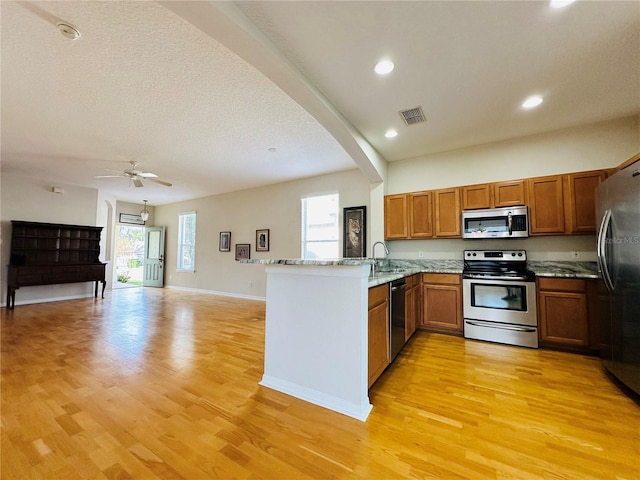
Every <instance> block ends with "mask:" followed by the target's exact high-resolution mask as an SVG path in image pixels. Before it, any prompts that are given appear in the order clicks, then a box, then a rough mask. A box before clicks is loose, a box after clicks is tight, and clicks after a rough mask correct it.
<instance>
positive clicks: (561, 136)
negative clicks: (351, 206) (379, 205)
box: [386, 116, 640, 195]
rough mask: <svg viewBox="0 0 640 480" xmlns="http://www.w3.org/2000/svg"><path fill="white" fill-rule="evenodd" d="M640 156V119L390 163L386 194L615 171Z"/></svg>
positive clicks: (635, 118) (621, 120)
mask: <svg viewBox="0 0 640 480" xmlns="http://www.w3.org/2000/svg"><path fill="white" fill-rule="evenodd" d="M638 151H640V117H638V116H635V117H627V118H620V119H616V120H612V121H609V122H602V123H596V124H591V125H584V126H581V127H575V128H568V129H564V130H557V131H555V132H549V133H544V134H539V135H532V136H529V137H522V138H516V139H513V140H508V141H504V142H495V143H489V144H485V145H478V146H475V147H469V148H463V149H460V150H454V151H451V152H444V153H438V154H433V155H427V156H424V157H418V158H413V159H409V160H401V161H397V162H390V163H389V168H388V177H387V188H386V194H387V195H388V194H393V193H404V192H413V191H419V190H431V189H436V188H445V187H455V186H459V185H473V184H475V183H486V182H497V181H503V180H515V179H520V178H528V177H537V176H544V175H555V174H559V173H569V172H580V171H585V170H595V169H599V168H609V167H615V166H617V165H619V164H620V163H622V162H624V161H625V160H627V159H628V158H630V157H632V156H633V155H635V154H636V153H638Z"/></svg>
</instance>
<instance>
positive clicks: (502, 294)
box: [471, 284, 527, 312]
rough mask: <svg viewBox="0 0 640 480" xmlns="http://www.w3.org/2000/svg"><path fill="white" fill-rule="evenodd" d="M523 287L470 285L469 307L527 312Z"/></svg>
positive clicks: (525, 288)
mask: <svg viewBox="0 0 640 480" xmlns="http://www.w3.org/2000/svg"><path fill="white" fill-rule="evenodd" d="M526 291H527V287H526V286H525V285H513V286H510V285H481V284H472V285H471V305H472V306H474V307H482V308H493V309H496V308H497V309H500V310H515V311H517V312H526V311H527V294H526Z"/></svg>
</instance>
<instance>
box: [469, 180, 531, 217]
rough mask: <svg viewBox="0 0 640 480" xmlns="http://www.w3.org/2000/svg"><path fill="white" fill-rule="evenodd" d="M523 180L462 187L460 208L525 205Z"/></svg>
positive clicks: (472, 208)
mask: <svg viewBox="0 0 640 480" xmlns="http://www.w3.org/2000/svg"><path fill="white" fill-rule="evenodd" d="M525 204H526V197H525V186H524V180H513V181H509V182H497V183H481V184H478V185H467V186H464V187H462V209H463V210H474V209H479V208H494V207H512V206H515V205H525Z"/></svg>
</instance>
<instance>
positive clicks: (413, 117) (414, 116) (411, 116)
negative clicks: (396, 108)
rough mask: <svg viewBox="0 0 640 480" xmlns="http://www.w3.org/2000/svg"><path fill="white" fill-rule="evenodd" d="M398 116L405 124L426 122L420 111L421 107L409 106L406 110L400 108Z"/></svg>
mask: <svg viewBox="0 0 640 480" xmlns="http://www.w3.org/2000/svg"><path fill="white" fill-rule="evenodd" d="M400 116H401V117H402V119H403V120H404V123H406V124H407V125H415V124H416V123H422V122H426V121H427V119H426V118H425V117H424V113H422V108H421V107H415V108H410V109H408V110H401V111H400Z"/></svg>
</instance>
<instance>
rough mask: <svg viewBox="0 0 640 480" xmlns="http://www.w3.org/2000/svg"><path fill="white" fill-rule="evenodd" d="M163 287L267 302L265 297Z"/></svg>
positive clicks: (173, 286)
mask: <svg viewBox="0 0 640 480" xmlns="http://www.w3.org/2000/svg"><path fill="white" fill-rule="evenodd" d="M164 287H165V288H169V289H171V290H184V291H186V292H194V293H205V294H207V295H221V296H223V297H233V298H243V299H245V300H258V301H261V302H266V301H267V299H266V297H258V296H256V295H243V294H241V293H231V292H219V291H217V290H204V289H202V288H189V287H177V286H175V285H165V286H164Z"/></svg>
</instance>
